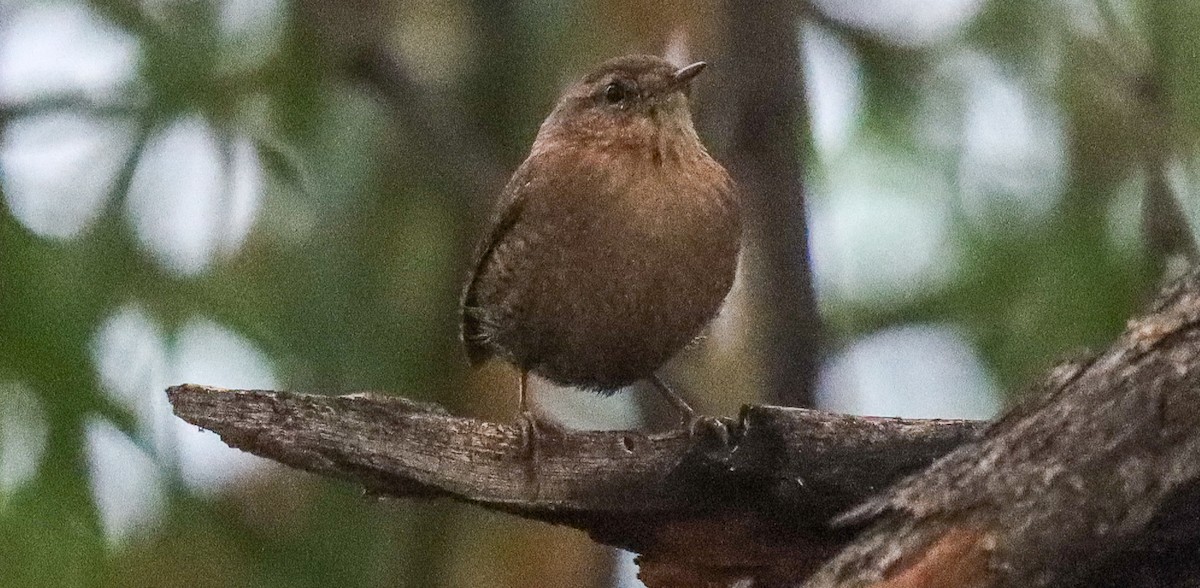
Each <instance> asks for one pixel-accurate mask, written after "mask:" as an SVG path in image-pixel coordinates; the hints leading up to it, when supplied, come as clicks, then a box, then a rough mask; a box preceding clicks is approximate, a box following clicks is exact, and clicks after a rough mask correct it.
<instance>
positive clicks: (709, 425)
mask: <svg viewBox="0 0 1200 588" xmlns="http://www.w3.org/2000/svg"><path fill="white" fill-rule="evenodd" d="M727 421H728V419H723V418H720V417H713V416H705V415H701V414H696V413H694V412H693V413H690V414H688V415H686V416H685V419H684V421H683V423H682V427H683V430H684V431H687V434H688V437H692V438H712V437H715V438H716V439H717V440H718V441H719V442H720V444H721V445H722V446H724V445H729V441H730V432H729V423H728V422H727Z"/></svg>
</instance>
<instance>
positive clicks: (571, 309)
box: [462, 55, 741, 431]
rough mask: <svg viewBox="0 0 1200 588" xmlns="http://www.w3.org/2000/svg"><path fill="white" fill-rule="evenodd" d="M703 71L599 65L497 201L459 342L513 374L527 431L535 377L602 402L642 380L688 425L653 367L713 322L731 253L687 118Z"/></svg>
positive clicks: (688, 413)
mask: <svg viewBox="0 0 1200 588" xmlns="http://www.w3.org/2000/svg"><path fill="white" fill-rule="evenodd" d="M705 65H706V64H705V63H704V62H700V63H694V64H692V65H689V66H687V67H683V68H677V67H675V66H672V65H671V64H670V63H668V62H667V61H665V60H663V59H660V58H658V57H654V56H649V55H633V56H626V57H620V58H617V59H613V60H610V61H608V62H605V63H603V64H601V65H600V66H599V67H598V68H597V69H596V70H595V71H593V72H592V73H590V74H588V75H587V76H585V77H584V78H583V79H582V80H580V81H578V82H577V83H575V84H574V85H572V86H571V87H570V88H569V89H567V90H566V92H565V93H564V94H563V95H562V97H561V98H560V99H559V100H558V103H557V105H556V106H555V107H554V111H553V112H551V113H550V116H549V117H547V118H546V120H545V122H543V123H542V126H541V128H540V129H539V131H538V134H537V138H536V139H535V140H534V142H533V149H532V150H531V151H530V153H529V157H528V158H527V159H526V160H525V162H524V163H522V164H521V166H520V167H519V168H517V171H516V173H514V174H513V176H512V179H511V180H509V182H508V185H507V186H506V187H505V189H504V192H503V194H502V195H501V197H500V200H499V202H498V205H497V207H496V209H495V213H494V215H493V217H492V219H491V223H490V225H489V228H488V230H487V232H486V235H485V237H484V239H483V241H482V242H481V244H480V247H479V249H478V253H477V259H476V263H475V266H474V270H473V272H472V273H471V276H470V279H468V280H467V284H466V287H465V289H464V292H463V297H462V338H463V343H464V345H465V346H466V350H467V355H468V357H469V358H470V361H471V363H472V365H476V364H479V363H481V362H483V361H485V360H487V359H488V358H490V357H493V356H496V357H499V358H500V359H502V360H504V361H507V362H510V363H512V364H514V365H515V366H516V367H517V368H519V369H520V372H521V379H520V398H521V414H522V417H523V418H525V419H527V420H528V421H529V423H530V424H531V425H532V424H534V423H535V422H536V421H535V420H534V419H533V416H532V414H531V413H530V412H529V408H528V405H527V400H526V385H527V380H528V374H530V373H534V374H537V375H539V376H542V377H544V378H546V379H548V380H550V381H552V382H555V383H558V384H561V385H567V386H574V387H578V388H584V389H591V390H595V391H598V392H601V393H612V392H614V391H616V390H617V389H619V388H621V387H624V386H627V385H629V384H632V383H634V382H637V381H639V380H650V381H651V382H652V383H653V384H654V385H655V387H656V388H658V390H659V391H660V392H662V394H663V395H664V396H665V397H666V398H667V400H668V401H670V402H671V403H672V404H673V405H674V406H675V407H676V408H677V409H678V410H679V411H680V413H681V416H682V417H683V418H684V419H685V422H686V423H687V424H688V426H691V425H694V424H695V422H696V420H695V419H696V417H695V413H694V412H693V411H692V409H691V408H690V407H689V406H688V405H687V403H686V402H684V400H683V399H682V398H681V397H679V396H678V395H676V394H675V393H674V392H672V391H671V389H670V388H668V387H667V386H666V385H665V384H664V383H663V382H662V381H661V380H660V379H659V378H658V377H657V375H655V371H656V370H657V369H658V368H659V367H661V366H662V365H663V364H664V363H666V361H667V360H669V359H670V358H671V357H672V356H674V355H675V354H676V353H677V352H679V351H680V350H681V349H683V348H684V347H685V346H686V345H687V344H688V343H690V342H691V341H693V340H694V339H695V338H696V337H698V336H699V335H700V332H701V330H702V329H703V328H704V327H705V326H706V325H707V324H708V323H709V321H711V320H712V318H713V317H714V316H715V315H716V313H717V311H718V310H719V309H720V307H721V303H722V301H723V300H724V299H725V296H726V294H728V292H729V288H730V286H731V285H732V284H733V278H734V273H735V272H736V270H737V264H738V254H739V250H740V246H741V221H740V215H739V207H738V202H737V199H736V197H735V192H734V189H733V183H732V181H731V180H730V178H729V175H728V174H727V173H726V172H725V169H724V168H723V167H721V165H720V164H719V163H717V162H716V161H715V160H714V159H713V158H712V157H711V156H710V155H709V154H708V151H706V150H705V148H704V145H703V144H701V143H700V138H699V137H698V136H697V135H696V130H695V128H694V127H693V126H692V116H691V113H690V111H689V110H688V98H687V96H688V87H689V84H690V82H691V81H692V79H693V78H695V77H696V75H697V74H699V73H700V72H701V71H703V70H704V68H705ZM534 430H535V431H536V427H535V428H534Z"/></svg>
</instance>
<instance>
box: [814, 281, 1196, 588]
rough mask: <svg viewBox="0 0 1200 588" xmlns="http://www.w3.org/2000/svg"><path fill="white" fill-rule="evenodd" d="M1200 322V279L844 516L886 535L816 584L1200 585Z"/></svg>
mask: <svg viewBox="0 0 1200 588" xmlns="http://www.w3.org/2000/svg"><path fill="white" fill-rule="evenodd" d="M1198 321H1200V277H1198V276H1197V274H1194V273H1193V274H1192V275H1191V276H1189V277H1188V278H1186V279H1184V280H1181V281H1179V282H1177V283H1175V284H1174V285H1173V286H1171V287H1169V288H1168V289H1167V290H1166V291H1165V292H1164V293H1163V294H1162V295H1161V296H1160V298H1159V300H1158V302H1156V303H1155V304H1154V306H1153V308H1152V309H1151V311H1150V313H1148V314H1147V315H1145V316H1143V317H1141V318H1138V319H1135V320H1133V321H1130V323H1129V325H1128V329H1127V331H1126V332H1125V334H1124V335H1122V336H1121V338H1120V339H1118V340H1117V342H1116V343H1115V344H1113V346H1112V347H1111V348H1109V350H1108V351H1106V352H1105V353H1103V354H1102V355H1099V356H1097V357H1096V358H1095V359H1093V360H1091V361H1089V362H1084V363H1079V364H1069V365H1067V366H1064V367H1061V368H1060V369H1058V370H1056V371H1055V372H1054V373H1052V374H1051V375H1050V376H1049V377H1048V378H1047V380H1046V382H1045V384H1044V386H1043V388H1044V389H1043V390H1041V391H1039V392H1038V393H1036V394H1035V395H1034V396H1033V397H1032V398H1030V399H1029V400H1028V401H1027V402H1026V404H1025V405H1024V406H1021V407H1018V408H1017V409H1016V410H1014V411H1012V412H1011V413H1010V414H1008V415H1006V416H1005V417H1003V418H1002V419H1000V420H999V421H998V422H996V424H995V425H993V426H992V427H991V428H990V429H989V430H988V431H987V432H986V433H985V435H984V438H983V439H982V440H980V441H978V442H974V443H969V444H966V445H964V446H963V447H960V448H959V449H957V450H955V451H954V452H952V453H951V454H949V455H947V456H946V457H944V458H942V459H941V460H939V461H938V462H936V463H935V464H934V465H933V466H931V467H930V468H928V469H926V470H925V471H923V472H921V473H920V474H918V475H916V476H913V477H912V478H910V479H908V480H905V481H903V482H901V483H899V484H897V485H895V486H894V487H892V488H891V489H890V490H889V491H888V492H886V493H885V494H883V495H882V496H880V497H878V498H874V499H871V500H869V501H867V502H865V503H864V504H862V505H860V506H859V507H857V508H856V509H854V510H853V511H852V512H851V513H849V514H848V515H847V516H844V517H842V520H843V521H848V522H854V521H867V520H871V521H873V522H872V524H871V526H870V528H868V529H867V530H866V531H865V532H863V533H862V534H861V535H860V536H859V537H858V538H856V539H855V541H854V543H853V544H852V545H851V546H850V547H848V548H847V549H845V550H844V551H843V552H842V553H841V554H839V555H838V556H837V557H835V558H834V559H833V560H832V561H831V562H830V563H829V564H828V565H826V566H825V567H824V568H823V569H822V570H821V571H820V572H818V573H817V574H816V576H814V577H813V578H812V579H811V580H810V581H809V582H808V583H806V584H803V585H805V586H810V587H825V586H881V587H882V586H895V587H899V586H926V587H934V586H956V587H972V586H1022V587H1027V586H1190V585H1196V580H1195V579H1194V577H1195V576H1196V575H1197V574H1198V573H1200V557H1197V556H1200V543H1198V542H1197V540H1198V539H1200V525H1198V524H1197V514H1200V508H1198V507H1200V503H1198V502H1197V499H1198V498H1200V494H1198V493H1197V492H1198V487H1197V478H1198V477H1200V389H1198V388H1197V384H1198V383H1200V367H1198V366H1200V330H1198V329H1197V324H1198ZM796 585H800V582H796Z"/></svg>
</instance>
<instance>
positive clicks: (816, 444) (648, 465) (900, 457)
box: [167, 385, 982, 571]
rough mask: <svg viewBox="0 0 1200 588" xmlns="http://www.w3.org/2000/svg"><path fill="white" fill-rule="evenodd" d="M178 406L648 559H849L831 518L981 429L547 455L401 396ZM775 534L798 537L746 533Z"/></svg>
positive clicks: (247, 445)
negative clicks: (792, 552) (789, 554)
mask: <svg viewBox="0 0 1200 588" xmlns="http://www.w3.org/2000/svg"><path fill="white" fill-rule="evenodd" d="M167 394H168V396H169V398H170V400H171V404H172V405H173V406H174V409H175V414H177V415H178V416H179V417H180V418H182V419H184V420H186V421H188V422H189V423H192V424H195V425H199V426H201V427H204V428H206V429H209V430H212V431H215V432H217V433H218V434H219V435H220V436H221V438H222V439H223V440H224V441H225V442H226V443H228V444H229V445H231V446H233V447H237V448H240V449H243V450H245V451H248V452H250V453H254V454H256V455H261V456H263V457H268V458H271V459H274V460H277V461H279V462H282V463H284V464H287V465H290V466H292V467H296V468H300V469H304V470H308V471H311V472H315V473H318V474H322V475H327V476H333V477H337V478H341V479H345V480H350V481H353V482H355V483H358V484H362V485H363V486H364V487H365V488H366V490H367V492H369V493H372V494H380V495H390V496H448V497H451V498H455V499H458V500H464V501H467V502H471V503H474V504H478V505H480V506H483V507H486V508H491V509H495V510H501V511H505V512H510V513H514V514H517V515H520V516H523V517H527V518H532V519H537V520H542V521H546V522H550V523H557V524H563V525H569V526H572V527H575V528H578V529H582V530H584V531H587V532H588V533H590V534H591V535H592V537H594V538H595V539H596V540H597V541H600V542H602V543H606V544H609V545H616V546H620V547H624V548H626V549H631V550H634V551H637V552H639V553H642V554H644V555H647V556H650V557H654V556H656V555H660V554H662V553H664V552H666V551H670V550H671V549H678V548H680V545H681V543H680V541H681V540H680V539H679V537H680V533H684V534H686V533H694V534H699V533H701V531H700V529H705V531H703V535H704V539H705V541H706V542H709V543H711V542H712V541H714V540H716V538H718V537H725V538H727V539H728V542H727V544H728V543H737V542H738V541H739V538H743V539H745V540H752V541H762V542H763V543H768V544H773V545H774V544H778V545H779V546H784V545H788V546H790V545H793V539H794V538H795V537H796V533H801V534H802V535H804V536H806V538H807V539H806V540H807V541H811V542H815V543H821V544H829V545H832V546H836V545H837V544H838V543H840V542H842V541H844V540H845V535H846V533H844V532H830V531H829V530H828V529H827V528H826V526H825V522H826V521H827V520H828V519H829V518H831V517H832V516H834V515H835V514H836V513H838V512H841V511H843V510H844V509H846V508H848V507H849V506H851V505H853V504H856V503H858V502H860V501H862V500H864V499H865V498H866V497H868V496H870V495H872V494H873V493H875V492H877V491H878V490H879V489H881V488H884V487H886V486H887V485H889V484H890V483H891V482H892V481H894V480H896V479H897V478H899V477H900V476H902V475H904V474H906V473H910V472H913V471H916V470H917V469H919V468H921V467H924V466H925V465H927V464H929V463H930V462H932V461H933V459H935V458H936V457H938V456H940V455H942V454H944V453H946V452H947V451H949V450H950V449H952V448H953V447H955V446H957V445H959V444H960V443H962V442H963V441H965V440H967V439H970V438H972V437H973V436H975V435H976V434H977V433H978V431H979V430H980V429H981V427H982V425H981V424H980V423H975V422H970V421H920V420H904V419H884V418H863V417H851V416H844V415H836V414H830V413H824V412H819V411H812V410H805V409H789V408H779V407H767V406H756V407H748V408H746V409H745V410H744V411H743V413H742V415H741V417H740V419H739V420H738V421H737V422H733V421H731V420H725V421H722V422H720V423H719V424H717V425H715V426H713V427H710V428H707V429H702V430H701V434H698V435H696V436H694V437H689V436H688V435H686V434H685V433H680V432H672V433H665V434H647V433H643V432H637V431H609V432H555V431H546V432H545V435H546V436H545V437H544V438H542V439H540V442H539V443H538V445H537V446H536V451H537V455H536V456H533V455H531V453H530V451H529V448H528V447H527V446H526V444H525V441H524V433H523V430H522V429H521V428H520V427H518V426H515V425H505V424H496V423H491V422H486V421H480V420H476V419H470V418H463V417H456V416H452V415H449V414H447V413H446V412H445V411H444V410H443V409H441V408H440V407H437V406H436V405H427V404H417V403H414V402H411V401H408V400H404V399H400V398H394V397H386V396H380V395H357V396H340V397H332V396H318V395H304V394H290V393H285V392H269V391H255V390H224V389H219V388H211V387H205V386H195V385H183V386H176V387H173V388H171V389H170V390H168V392H167ZM710 527H713V528H710ZM768 528H769V529H777V530H786V531H787V534H785V535H781V534H780V533H774V534H763V536H757V537H756V536H755V534H750V533H746V532H745V531H746V530H747V529H768ZM743 535H744V537H743ZM757 548H758V549H763V548H764V545H758V546H757ZM824 555H825V556H828V555H829V554H828V553H825V554H824ZM726 557H728V554H726ZM665 559H666V560H668V561H670V560H671V558H670V557H666V558H665ZM821 559H824V558H823V557H822V558H820V559H817V560H816V561H814V562H813V563H812V565H815V564H816V563H819V561H821ZM743 563H744V562H743ZM809 571H811V565H810V566H809Z"/></svg>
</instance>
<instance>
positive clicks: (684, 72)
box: [671, 61, 708, 90]
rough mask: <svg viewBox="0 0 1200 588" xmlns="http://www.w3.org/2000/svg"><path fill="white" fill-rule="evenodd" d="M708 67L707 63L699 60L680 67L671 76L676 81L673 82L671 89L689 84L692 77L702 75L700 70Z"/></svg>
mask: <svg viewBox="0 0 1200 588" xmlns="http://www.w3.org/2000/svg"><path fill="white" fill-rule="evenodd" d="M706 67H708V64H707V63H705V62H703V61H697V62H696V63H693V64H691V65H688V66H685V67H681V68H679V69H678V70H676V72H675V75H673V76H671V78H672V80H673V82H674V83H672V84H671V89H672V90H678V89H680V88H683V87H685V86H687V85H688V82H691V81H692V78H694V77H696V76H698V75H700V72H702V71H704V68H706Z"/></svg>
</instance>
